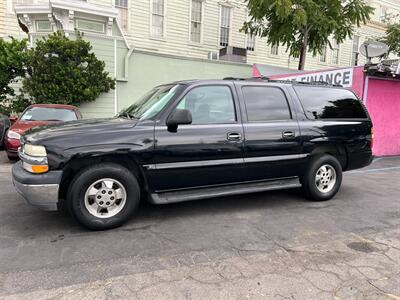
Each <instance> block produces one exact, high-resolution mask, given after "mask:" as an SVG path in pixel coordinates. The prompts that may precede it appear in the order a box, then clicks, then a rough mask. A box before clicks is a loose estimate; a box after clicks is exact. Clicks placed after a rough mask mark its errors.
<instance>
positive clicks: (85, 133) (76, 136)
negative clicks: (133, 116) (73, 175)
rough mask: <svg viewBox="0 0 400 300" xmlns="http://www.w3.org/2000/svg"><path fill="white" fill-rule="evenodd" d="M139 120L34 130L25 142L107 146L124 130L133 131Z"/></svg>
mask: <svg viewBox="0 0 400 300" xmlns="http://www.w3.org/2000/svg"><path fill="white" fill-rule="evenodd" d="M136 123H137V120H128V119H124V118H110V119H89V120H79V121H72V122H65V123H61V124H52V125H47V126H42V127H38V128H33V129H31V130H29V131H27V132H26V134H25V135H24V140H25V141H26V142H28V143H32V144H40V145H44V146H54V147H56V148H64V149H67V148H70V147H77V146H85V145H96V144H107V143H112V142H113V141H115V137H116V136H118V135H119V134H118V133H120V132H121V131H123V130H124V129H131V128H132V127H134V126H135V125H136Z"/></svg>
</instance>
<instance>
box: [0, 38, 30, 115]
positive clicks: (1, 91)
mask: <svg viewBox="0 0 400 300" xmlns="http://www.w3.org/2000/svg"><path fill="white" fill-rule="evenodd" d="M26 44H27V40H16V39H14V38H11V39H10V40H8V41H6V40H4V39H2V38H0V112H1V113H3V114H7V115H8V114H10V112H11V111H12V110H13V101H12V97H13V96H15V92H14V89H13V88H11V87H10V83H13V82H16V81H17V80H18V78H19V77H22V76H24V75H25V69H24V65H25V60H26V51H25V50H26Z"/></svg>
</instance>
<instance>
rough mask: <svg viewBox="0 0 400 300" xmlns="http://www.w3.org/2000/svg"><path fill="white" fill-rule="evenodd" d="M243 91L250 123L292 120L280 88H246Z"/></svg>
mask: <svg viewBox="0 0 400 300" xmlns="http://www.w3.org/2000/svg"><path fill="white" fill-rule="evenodd" d="M242 91H243V96H244V102H245V105H246V111H247V119H248V121H249V122H262V121H273V120H288V119H290V118H291V116H290V111H289V107H288V103H287V101H286V97H285V94H284V93H283V92H282V90H280V89H279V88H274V87H266V86H245V87H243V88H242Z"/></svg>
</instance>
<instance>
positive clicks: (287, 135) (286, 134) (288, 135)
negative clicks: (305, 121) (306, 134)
mask: <svg viewBox="0 0 400 300" xmlns="http://www.w3.org/2000/svg"><path fill="white" fill-rule="evenodd" d="M295 136H296V135H295V133H294V132H293V131H290V130H287V131H284V132H282V137H283V138H284V139H291V138H294V137H295Z"/></svg>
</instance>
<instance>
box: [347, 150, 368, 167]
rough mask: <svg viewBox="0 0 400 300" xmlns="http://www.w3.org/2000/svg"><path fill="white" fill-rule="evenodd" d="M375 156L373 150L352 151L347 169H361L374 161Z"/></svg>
mask: <svg viewBox="0 0 400 300" xmlns="http://www.w3.org/2000/svg"><path fill="white" fill-rule="evenodd" d="M373 159H374V156H373V155H372V151H363V152H358V153H350V154H349V158H348V165H347V168H346V171H350V170H355V169H361V168H364V167H366V166H369V165H370V164H371V163H372V160H373Z"/></svg>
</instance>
